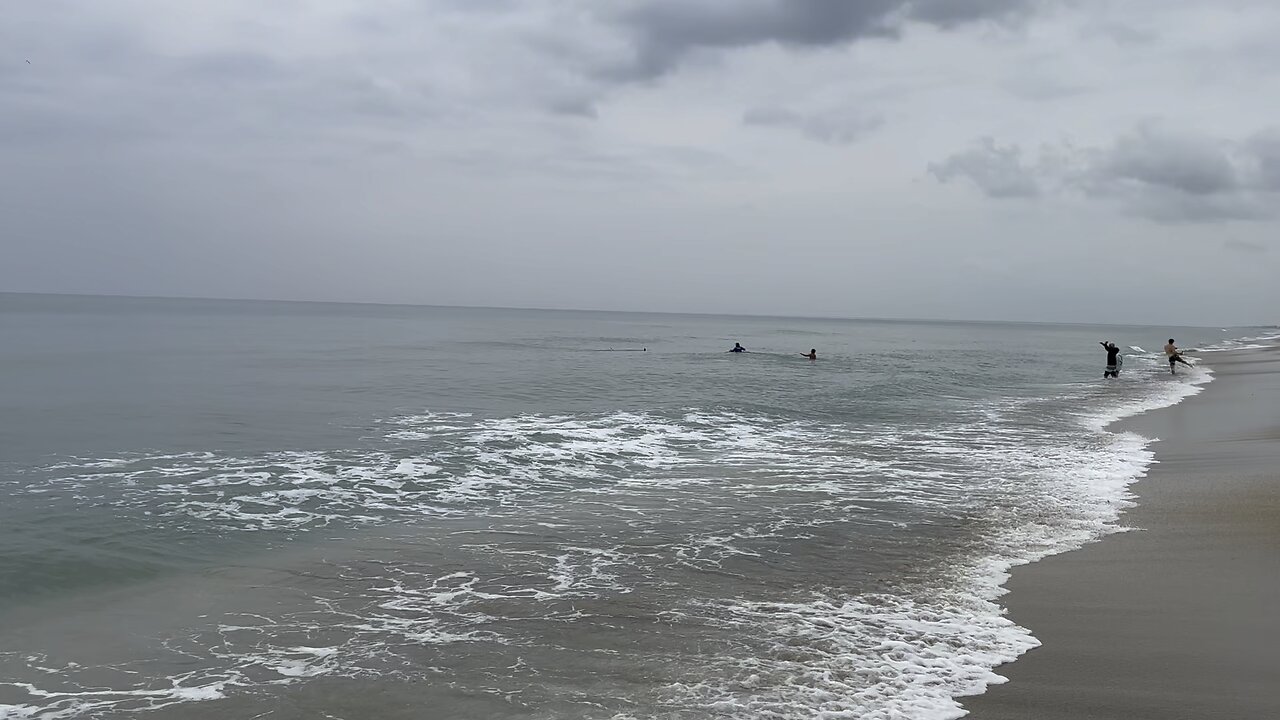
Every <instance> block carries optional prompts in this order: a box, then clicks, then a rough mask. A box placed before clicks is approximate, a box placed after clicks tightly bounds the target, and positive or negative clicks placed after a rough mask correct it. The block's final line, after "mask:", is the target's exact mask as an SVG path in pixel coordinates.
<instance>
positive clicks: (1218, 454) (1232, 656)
mask: <svg viewBox="0 0 1280 720" xmlns="http://www.w3.org/2000/svg"><path fill="white" fill-rule="evenodd" d="M1203 362H1204V363H1205V364H1206V365H1207V366H1209V367H1211V368H1212V369H1213V371H1214V373H1215V377H1216V379H1215V381H1214V382H1212V383H1210V384H1209V385H1208V386H1207V387H1206V389H1205V391H1204V392H1203V393H1201V394H1200V395H1197V396H1195V397H1192V398H1190V399H1188V400H1187V401H1185V402H1183V403H1181V404H1179V405H1177V406H1174V407H1172V408H1166V409H1164V410H1160V411H1156V412H1153V413H1149V414H1146V415H1142V416H1139V417H1136V418H1131V419H1129V420H1126V421H1124V422H1122V423H1120V424H1118V425H1117V426H1113V428H1112V429H1113V430H1119V431H1133V432H1137V433H1139V434H1141V435H1144V436H1146V437H1154V438H1158V439H1159V442H1157V443H1156V444H1155V445H1154V451H1155V455H1156V460H1157V463H1156V464H1155V465H1154V466H1153V467H1152V469H1151V471H1150V473H1149V475H1148V476H1147V477H1146V478H1145V479H1143V480H1141V481H1140V482H1139V483H1137V484H1136V485H1135V486H1134V491H1135V493H1136V494H1137V496H1138V497H1137V502H1138V505H1137V506H1136V507H1133V508H1131V509H1129V510H1128V511H1126V513H1125V517H1124V518H1123V520H1122V523H1123V524H1124V525H1125V526H1126V527H1129V528H1133V529H1134V530H1133V531H1132V532H1125V533H1120V534H1117V535H1113V536H1110V537H1108V538H1106V539H1104V540H1103V541H1101V542H1099V543H1095V544H1093V545H1089V546H1087V547H1085V548H1083V549H1081V550H1077V551H1074V552H1069V553H1066V554H1063V555H1058V556H1054V557H1050V558H1048V559H1046V560H1044V561H1042V562H1038V563H1035V564H1032V565H1028V566H1024V567H1020V568H1017V569H1016V570H1015V571H1014V572H1013V577H1012V579H1011V580H1010V582H1009V583H1008V588H1009V590H1010V593H1009V594H1008V595H1007V596H1006V597H1005V598H1004V599H1003V603H1004V604H1005V605H1006V606H1007V607H1008V608H1009V615H1010V617H1011V618H1012V619H1013V620H1014V621H1015V622H1017V623H1018V624H1020V625H1023V626H1025V627H1027V628H1030V629H1031V631H1032V632H1033V633H1034V634H1035V636H1036V637H1037V638H1039V639H1040V641H1041V642H1042V643H1043V645H1042V646H1041V647H1039V648H1036V649H1034V650H1031V651H1030V652H1028V653H1027V654H1026V655H1024V656H1023V657H1022V658H1020V659H1019V660H1017V661H1016V662H1014V663H1011V664H1009V665H1006V666H1004V667H1001V668H999V669H998V670H997V672H999V673H1000V674H1001V675H1003V676H1005V677H1007V678H1008V679H1009V682H1008V683H1006V684H1003V685H999V686H994V687H992V688H990V689H989V690H988V692H987V693H986V694H985V695H981V696H978V697H974V698H968V699H966V700H964V701H963V704H964V706H965V707H966V708H967V709H968V710H969V711H970V715H969V717H971V718H973V719H974V720H1003V719H1005V718H1009V719H1013V718H1018V719H1026V718H1035V719H1046V720H1053V719H1056V718H1063V719H1066V718H1072V719H1073V720H1079V719H1080V718H1116V719H1117V720H1120V719H1124V720H1140V719H1143V718H1151V719H1152V720H1156V719H1159V720H1171V719H1174V718H1188V719H1189V718H1197V719H1203V718H1231V719H1236V718H1241V719H1243V718H1260V719H1261V718H1280V614H1278V613H1277V608H1278V607H1280V349H1277V348H1271V349H1266V350H1247V351H1236V352H1231V353H1214V354H1209V355H1205V356H1203Z"/></svg>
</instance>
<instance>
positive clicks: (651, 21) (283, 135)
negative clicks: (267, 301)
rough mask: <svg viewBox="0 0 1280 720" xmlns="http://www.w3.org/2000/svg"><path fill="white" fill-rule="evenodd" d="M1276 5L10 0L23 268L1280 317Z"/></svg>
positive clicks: (643, 306) (619, 301)
mask: <svg viewBox="0 0 1280 720" xmlns="http://www.w3.org/2000/svg"><path fill="white" fill-rule="evenodd" d="M1278 37H1280V2H1276V1H1275V0H1113V1H1106V0H1061V1H1056V2H1055V1H1052V0H1045V1H1036V0H650V1H648V2H642V1H638V0H637V1H631V0H416V1H415V0H350V1H347V0H313V1H312V2H301V1H298V0H282V1H281V2H261V1H260V0H186V1H185V2H172V1H171V0H98V1H96V2H82V1H80V0H9V1H8V2H5V3H4V9H3V14H2V15H0V53H2V55H0V290H9V291H32V292H78V293H104V294H133V295H176V296H201V297H246V298H282V299H316V300H351V301H373V302H405V303H427V304H448V305H502V306H521V307H530V306H531V307H570V308H598V309H626V310H664V311H690V312H731V313H765V314H804V315H822V316H846V317H849V316H852V317H933V318H970V319H1017V320H1044V321H1082V322H1090V321H1096V322H1108V321H1111V322H1147V323H1168V324H1220V325H1226V324H1250V323H1277V322H1280V240H1277V238H1278V237H1280V100H1278V98H1280V72H1278V70H1280V41H1277V38H1278Z"/></svg>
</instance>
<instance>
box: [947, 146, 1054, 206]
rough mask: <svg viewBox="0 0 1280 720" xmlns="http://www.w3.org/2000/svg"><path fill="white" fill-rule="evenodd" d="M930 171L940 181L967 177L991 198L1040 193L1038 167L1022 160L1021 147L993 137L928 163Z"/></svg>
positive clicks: (1029, 195)
mask: <svg viewBox="0 0 1280 720" xmlns="http://www.w3.org/2000/svg"><path fill="white" fill-rule="evenodd" d="M929 173H930V174H931V175H933V176H934V177H935V178H937V179H938V181H939V182H950V181H952V180H955V179H958V178H964V179H967V180H969V181H971V182H973V183H974V184H975V185H977V186H978V188H979V189H981V190H982V192H983V193H985V194H986V195H987V196H988V197H993V198H1015V197H1035V196H1037V195H1039V194H1040V180H1039V178H1038V172H1037V169H1036V168H1034V167H1032V166H1030V165H1027V164H1026V163H1025V162H1023V159H1022V148H1020V147H1018V146H1016V145H1008V146H1004V147H1002V146H1000V145H997V144H996V142H995V140H993V139H992V138H982V139H981V140H979V141H978V142H977V143H976V144H975V145H974V147H972V148H970V149H968V150H965V151H963V152H959V153H956V154H955V155H952V156H951V157H949V158H947V159H946V160H943V161H942V162H939V163H932V164H930V165H929Z"/></svg>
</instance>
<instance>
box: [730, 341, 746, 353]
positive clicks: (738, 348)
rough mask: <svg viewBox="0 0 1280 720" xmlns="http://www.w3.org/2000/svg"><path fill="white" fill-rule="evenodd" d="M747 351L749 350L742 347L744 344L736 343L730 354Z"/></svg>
mask: <svg viewBox="0 0 1280 720" xmlns="http://www.w3.org/2000/svg"><path fill="white" fill-rule="evenodd" d="M746 351H747V349H746V348H744V347H742V343H734V344H733V349H732V350H730V351H729V352H746Z"/></svg>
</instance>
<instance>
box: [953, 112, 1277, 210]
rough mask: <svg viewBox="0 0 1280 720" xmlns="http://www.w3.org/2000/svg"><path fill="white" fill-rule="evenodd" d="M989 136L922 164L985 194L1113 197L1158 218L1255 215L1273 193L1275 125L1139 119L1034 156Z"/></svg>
mask: <svg viewBox="0 0 1280 720" xmlns="http://www.w3.org/2000/svg"><path fill="white" fill-rule="evenodd" d="M1022 156H1023V153H1022V150H1021V148H1019V147H1018V146H1016V145H1011V146H1004V147H1002V146H999V145H997V144H996V143H995V142H993V141H992V140H990V139H984V140H982V141H980V142H978V143H977V144H976V145H975V146H974V147H972V148H970V149H968V150H965V151H963V152H960V153H957V154H955V155H952V156H951V157H949V158H947V159H945V160H943V161H941V162H939V163H934V164H932V165H930V166H929V172H930V173H931V174H933V175H934V177H936V178H937V179H938V180H939V181H940V182H949V181H951V180H956V179H966V180H968V181H970V182H972V183H973V184H974V185H976V186H977V187H978V188H979V189H980V190H982V191H983V193H985V194H986V195H987V196H988V197H993V198H1008V197H1029V196H1033V195H1036V194H1039V193H1038V191H1040V190H1047V189H1052V190H1054V191H1056V192H1074V193H1079V194H1082V195H1084V196H1086V197H1089V198H1094V199H1108V200H1115V201H1119V202H1120V203H1122V204H1123V205H1124V206H1125V207H1126V209H1127V210H1129V211H1131V212H1134V213H1137V214H1139V215H1142V216H1144V217H1147V218H1150V219H1153V220H1157V221H1160V222H1169V223H1183V222H1213V221H1221V220H1260V219H1265V218H1269V217H1273V216H1274V214H1275V213H1274V211H1273V206H1274V205H1275V202H1276V201H1277V200H1278V199H1280V198H1277V197H1276V195H1277V194H1280V132H1277V131H1276V130H1268V131H1264V132H1262V133H1259V134H1257V135H1255V136H1253V137H1251V138H1249V139H1246V140H1244V141H1231V140H1219V139H1214V138H1210V137H1207V136H1204V135H1198V134H1193V133H1185V132H1175V131H1171V130H1169V129H1167V128H1164V127H1162V126H1160V125H1156V124H1151V123H1147V124H1143V125H1140V126H1139V127H1137V128H1136V129H1134V130H1133V131H1131V132H1129V133H1126V134H1124V135H1121V136H1120V137H1119V138H1118V139H1117V140H1116V141H1115V142H1114V143H1113V144H1112V145H1111V146H1109V147H1104V148H1077V147H1072V146H1066V147H1060V148H1046V149H1043V150H1042V151H1041V152H1040V155H1039V158H1038V160H1037V161H1036V162H1034V163H1026V162H1024V161H1023V159H1022Z"/></svg>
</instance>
